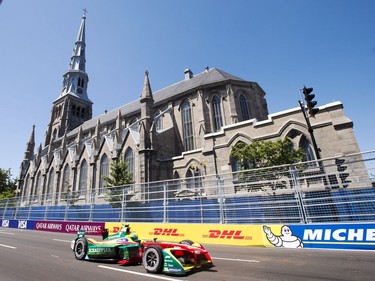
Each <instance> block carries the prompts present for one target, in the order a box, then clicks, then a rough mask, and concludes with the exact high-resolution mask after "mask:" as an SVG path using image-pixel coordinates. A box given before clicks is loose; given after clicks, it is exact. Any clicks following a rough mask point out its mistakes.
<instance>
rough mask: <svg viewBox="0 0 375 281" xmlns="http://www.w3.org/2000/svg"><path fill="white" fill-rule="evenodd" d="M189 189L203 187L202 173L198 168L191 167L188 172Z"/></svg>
mask: <svg viewBox="0 0 375 281" xmlns="http://www.w3.org/2000/svg"><path fill="white" fill-rule="evenodd" d="M186 182H187V188H188V189H200V188H201V187H202V175H201V171H200V170H199V169H198V168H194V169H192V168H190V169H189V170H188V171H187V173H186Z"/></svg>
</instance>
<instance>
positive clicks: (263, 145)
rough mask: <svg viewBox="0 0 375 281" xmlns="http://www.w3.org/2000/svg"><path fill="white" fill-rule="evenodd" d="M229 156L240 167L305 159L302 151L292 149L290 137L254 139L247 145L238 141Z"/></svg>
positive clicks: (270, 165)
mask: <svg viewBox="0 0 375 281" xmlns="http://www.w3.org/2000/svg"><path fill="white" fill-rule="evenodd" d="M231 156H232V157H234V158H235V159H237V160H238V161H239V164H240V166H241V168H242V169H249V168H254V169H255V168H264V167H272V166H280V165H285V164H293V163H298V162H301V161H303V160H304V159H305V153H304V151H303V150H302V149H301V148H299V149H297V150H296V149H294V147H293V143H292V141H291V140H290V139H288V138H285V139H283V140H282V139H279V140H277V141H254V142H252V143H250V144H248V145H246V144H244V143H243V142H238V143H237V144H236V145H235V146H234V147H233V149H232V152H231Z"/></svg>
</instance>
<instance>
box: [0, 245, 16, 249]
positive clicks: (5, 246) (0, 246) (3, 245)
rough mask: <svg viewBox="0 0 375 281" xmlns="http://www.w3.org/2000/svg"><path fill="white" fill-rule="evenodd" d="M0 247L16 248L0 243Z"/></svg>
mask: <svg viewBox="0 0 375 281" xmlns="http://www.w3.org/2000/svg"><path fill="white" fill-rule="evenodd" d="M0 247H4V248H10V249H17V247H13V246H9V245H4V244H0Z"/></svg>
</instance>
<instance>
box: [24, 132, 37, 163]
mask: <svg viewBox="0 0 375 281" xmlns="http://www.w3.org/2000/svg"><path fill="white" fill-rule="evenodd" d="M34 148H35V125H33V129H32V131H31V135H30V139H29V141H28V142H27V144H26V151H25V157H24V160H31V159H32V157H33V156H34Z"/></svg>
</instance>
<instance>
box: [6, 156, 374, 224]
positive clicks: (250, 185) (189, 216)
mask: <svg viewBox="0 0 375 281" xmlns="http://www.w3.org/2000/svg"><path fill="white" fill-rule="evenodd" d="M374 182H375V151H370V152H365V153H361V154H353V155H347V156H343V157H336V158H330V159H324V160H321V161H320V162H317V161H311V162H305V163H299V164H295V165H285V166H278V167H272V168H264V169H254V170H247V171H241V172H237V173H228V174H221V175H210V176H205V177H191V178H185V179H178V180H168V181H160V182H150V183H145V184H132V185H127V186H122V187H116V190H119V191H120V193H119V194H118V195H113V196H112V197H109V196H108V189H102V190H100V191H99V192H98V193H96V192H91V193H88V192H80V193H77V192H68V193H63V194H43V195H40V196H20V197H16V198H11V199H3V200H1V201H0V218H2V219H28V220H68V221H69V220H70V221H106V222H111V221H113V222H120V221H126V222H160V223H222V224H261V223H268V224H269V223H319V222H322V223H324V222H330V223H332V222H355V221H375V189H374Z"/></svg>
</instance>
